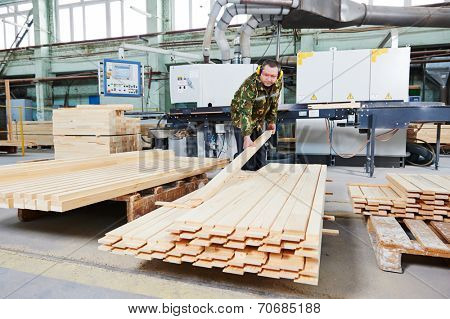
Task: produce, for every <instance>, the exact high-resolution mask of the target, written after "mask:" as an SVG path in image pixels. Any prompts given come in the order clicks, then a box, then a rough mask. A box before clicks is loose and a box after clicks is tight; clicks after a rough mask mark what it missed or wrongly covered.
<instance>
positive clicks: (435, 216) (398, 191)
mask: <svg viewBox="0 0 450 319" xmlns="http://www.w3.org/2000/svg"><path fill="white" fill-rule="evenodd" d="M386 178H387V180H388V182H389V184H387V185H362V184H351V185H349V186H348V189H349V194H350V198H351V201H352V205H353V211H354V212H355V213H358V214H363V215H375V216H390V217H398V218H409V219H419V220H434V221H443V222H450V201H449V196H450V176H441V175H432V174H420V175H412V174H388V175H386Z"/></svg>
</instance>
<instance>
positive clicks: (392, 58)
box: [370, 48, 411, 102]
mask: <svg viewBox="0 0 450 319" xmlns="http://www.w3.org/2000/svg"><path fill="white" fill-rule="evenodd" d="M371 51H372V52H371V53H372V54H371V63H370V100H371V101H386V100H401V101H404V102H408V100H409V70H410V61H411V57H410V56H411V48H396V49H394V48H390V49H374V50H371Z"/></svg>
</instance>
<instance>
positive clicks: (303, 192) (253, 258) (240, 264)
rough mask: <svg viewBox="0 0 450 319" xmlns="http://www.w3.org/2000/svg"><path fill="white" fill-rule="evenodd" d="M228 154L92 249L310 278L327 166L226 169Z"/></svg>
mask: <svg viewBox="0 0 450 319" xmlns="http://www.w3.org/2000/svg"><path fill="white" fill-rule="evenodd" d="M235 161H236V160H235ZM235 161H233V162H232V163H231V164H229V166H228V167H225V168H224V169H223V170H222V172H221V173H220V174H219V175H221V176H216V177H215V178H214V179H213V180H212V181H210V182H209V183H208V184H207V185H206V186H204V187H203V188H201V189H199V190H197V191H195V192H193V193H191V194H188V195H186V196H184V197H182V198H180V199H178V200H176V201H174V202H172V203H165V205H164V206H163V207H161V208H159V209H157V210H155V211H153V212H152V213H151V214H147V215H145V216H143V217H141V218H139V219H137V220H135V221H133V222H131V223H128V224H126V225H123V226H121V227H119V228H117V229H115V230H113V231H111V232H109V233H107V234H106V235H105V236H104V237H103V238H101V239H100V240H99V243H100V246H99V249H100V250H103V251H110V252H112V253H114V254H125V255H134V256H135V257H137V258H141V259H145V260H152V259H161V260H164V261H166V262H170V263H175V264H181V263H182V262H186V263H191V264H192V265H194V266H198V267H206V268H213V267H216V268H219V269H221V270H223V271H224V272H227V273H232V274H237V275H244V274H245V273H252V274H257V275H258V276H263V277H270V278H276V279H282V278H283V279H290V280H293V281H294V282H296V283H303V284H310V285H317V284H318V280H319V265H320V254H321V242H322V224H323V221H322V219H323V213H324V197H325V196H324V195H325V182H326V172H327V171H326V166H322V165H288V164H269V165H267V166H266V167H264V168H262V169H260V170H259V171H257V172H244V171H240V170H239V171H233V169H232V167H233V165H234V166H235V167H237V166H236V165H235V163H234V162H235ZM239 169H240V167H239ZM227 174H228V178H222V177H223V176H227ZM217 186H220V191H212V189H213V188H214V187H217ZM162 204H164V203H162Z"/></svg>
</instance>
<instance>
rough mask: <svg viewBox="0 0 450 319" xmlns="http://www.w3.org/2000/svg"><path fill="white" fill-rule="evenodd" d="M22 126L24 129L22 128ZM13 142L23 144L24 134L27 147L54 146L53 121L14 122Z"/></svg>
mask: <svg viewBox="0 0 450 319" xmlns="http://www.w3.org/2000/svg"><path fill="white" fill-rule="evenodd" d="M21 126H22V127H21ZM13 129H14V131H13V141H15V142H19V143H20V142H21V141H22V133H23V138H24V144H25V146H51V145H53V128H52V122H51V121H23V122H22V124H21V123H20V122H13Z"/></svg>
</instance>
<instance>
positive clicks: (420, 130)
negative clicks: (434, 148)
mask: <svg viewBox="0 0 450 319" xmlns="http://www.w3.org/2000/svg"><path fill="white" fill-rule="evenodd" d="M436 138H437V126H436V125H435V124H433V123H426V124H423V125H422V124H411V125H410V126H409V127H408V140H411V141H416V140H421V141H425V142H427V143H430V144H434V143H436ZM441 143H442V144H450V125H442V126H441Z"/></svg>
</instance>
